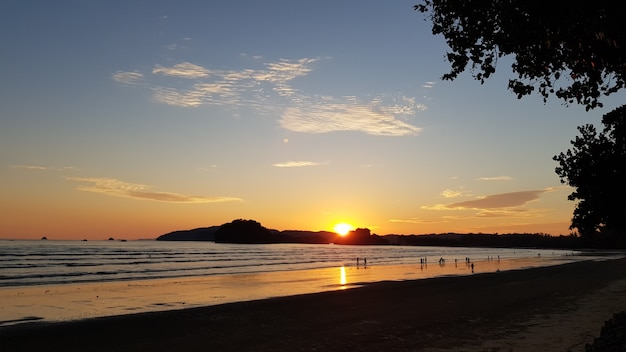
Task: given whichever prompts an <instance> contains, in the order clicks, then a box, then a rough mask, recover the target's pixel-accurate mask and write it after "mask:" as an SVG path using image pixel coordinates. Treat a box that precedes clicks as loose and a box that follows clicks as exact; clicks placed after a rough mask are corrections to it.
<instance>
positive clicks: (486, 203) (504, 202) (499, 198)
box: [445, 190, 548, 209]
mask: <svg viewBox="0 0 626 352" xmlns="http://www.w3.org/2000/svg"><path fill="white" fill-rule="evenodd" d="M545 192H548V190H534V191H521V192H510V193H501V194H494V195H489V196H485V197H482V198H480V199H475V200H468V201H464V202H458V203H452V204H448V205H446V206H445V207H446V208H448V209H494V208H510V207H519V206H523V205H524V204H526V203H528V202H532V201H535V200H537V199H539V197H540V196H541V195H542V194H543V193H545Z"/></svg>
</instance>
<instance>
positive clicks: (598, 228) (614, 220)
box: [553, 105, 626, 237]
mask: <svg viewBox="0 0 626 352" xmlns="http://www.w3.org/2000/svg"><path fill="white" fill-rule="evenodd" d="M625 116H626V105H624V106H621V107H619V108H617V109H615V110H613V111H611V112H609V113H608V114H606V115H604V116H603V117H602V124H604V129H603V131H602V132H600V133H598V132H597V130H596V128H595V127H594V126H593V125H591V124H587V125H584V126H579V127H578V131H579V132H580V136H578V137H576V139H575V140H573V141H571V144H572V145H573V148H572V149H569V150H567V152H565V153H560V154H559V155H556V156H554V158H553V159H554V160H555V161H557V162H558V163H559V166H558V167H557V168H556V169H555V172H556V173H557V175H559V177H560V178H561V183H567V184H568V185H570V186H572V187H574V188H575V191H574V192H572V193H571V194H570V195H569V196H568V199H569V200H572V201H577V202H578V203H577V204H576V209H575V210H574V216H573V218H572V224H571V226H570V228H571V229H573V228H577V229H578V232H579V233H580V234H581V235H582V236H589V235H592V234H595V233H602V234H606V235H607V236H609V237H614V236H615V235H625V234H626V205H625V203H624V199H625V197H626V183H624V180H626V121H625V120H624V119H625Z"/></svg>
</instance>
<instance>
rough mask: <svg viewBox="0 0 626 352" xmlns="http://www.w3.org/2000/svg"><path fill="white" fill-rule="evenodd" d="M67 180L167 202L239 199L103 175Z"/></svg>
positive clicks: (93, 189) (98, 190)
mask: <svg viewBox="0 0 626 352" xmlns="http://www.w3.org/2000/svg"><path fill="white" fill-rule="evenodd" d="M67 180H70V181H75V182H79V183H87V184H89V185H82V186H78V187H77V189H78V190H80V191H85V192H92V193H99V194H105V195H108V196H113V197H122V198H133V199H144V200H153V201H159V202H168V203H220V202H233V201H241V199H240V198H234V197H208V196H189V195H183V194H178V193H171V192H150V191H148V189H149V188H150V187H149V186H146V185H141V184H136V183H129V182H124V181H120V180H116V179H112V178H105V177H67Z"/></svg>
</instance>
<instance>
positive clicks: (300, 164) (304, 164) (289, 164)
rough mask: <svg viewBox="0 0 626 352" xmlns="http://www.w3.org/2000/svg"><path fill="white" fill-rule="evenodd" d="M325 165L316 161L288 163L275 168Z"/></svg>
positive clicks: (277, 165) (278, 164)
mask: <svg viewBox="0 0 626 352" xmlns="http://www.w3.org/2000/svg"><path fill="white" fill-rule="evenodd" d="M319 165H324V163H316V162H314V161H287V162H284V163H276V164H274V166H276V167H305V166H319Z"/></svg>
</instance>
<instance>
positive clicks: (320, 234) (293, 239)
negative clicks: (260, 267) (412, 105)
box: [157, 219, 626, 249]
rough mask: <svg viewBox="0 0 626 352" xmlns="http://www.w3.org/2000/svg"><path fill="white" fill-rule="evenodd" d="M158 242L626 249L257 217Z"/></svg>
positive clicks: (576, 240) (555, 239)
mask: <svg viewBox="0 0 626 352" xmlns="http://www.w3.org/2000/svg"><path fill="white" fill-rule="evenodd" d="M157 240H158V241H214V242H216V243H249V244H262V243H307V244H330V243H333V244H339V245H402V246H441V247H489V248H497V247H502V248H553V249H557V248H563V249H584V248H589V249H625V248H626V244H625V243H624V241H623V240H621V239H617V238H613V237H609V236H596V237H594V238H587V237H585V238H581V237H580V236H577V235H575V234H570V235H567V236H564V235H560V236H551V235H549V234H545V233H507V234H497V233H494V234H485V233H440V234H421V235H415V234H412V235H398V234H389V235H384V236H379V235H377V234H372V233H371V232H370V230H369V229H367V228H358V229H356V230H354V231H351V232H350V233H349V234H347V235H346V236H340V235H338V234H337V233H335V232H331V231H302V230H284V231H279V230H273V229H268V228H266V227H264V226H262V225H261V224H260V223H259V222H257V221H254V220H244V219H237V220H234V221H232V222H230V223H226V224H223V225H220V226H210V227H202V228H196V229H192V230H180V231H174V232H170V233H167V234H164V235H162V236H159V237H158V238H157Z"/></svg>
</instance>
